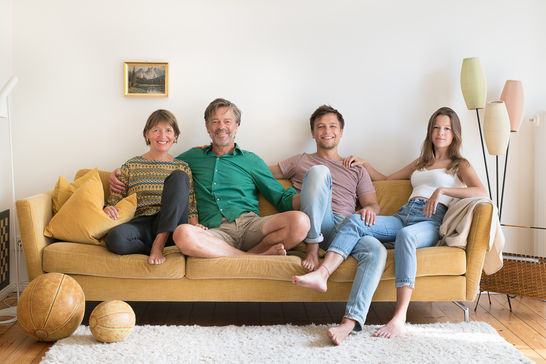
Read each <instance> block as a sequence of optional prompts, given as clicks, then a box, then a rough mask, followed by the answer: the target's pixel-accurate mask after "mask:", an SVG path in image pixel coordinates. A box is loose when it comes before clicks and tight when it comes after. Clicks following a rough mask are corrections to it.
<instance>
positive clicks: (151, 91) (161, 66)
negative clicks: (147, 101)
mask: <svg viewBox="0 0 546 364" xmlns="http://www.w3.org/2000/svg"><path fill="white" fill-rule="evenodd" d="M124 64H125V96H134V97H167V96H169V90H168V78H169V77H168V76H169V64H168V63H139V62H125V63H124Z"/></svg>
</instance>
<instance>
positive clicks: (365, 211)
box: [356, 206, 376, 226]
mask: <svg viewBox="0 0 546 364" xmlns="http://www.w3.org/2000/svg"><path fill="white" fill-rule="evenodd" d="M356 213H357V214H360V216H361V217H362V221H364V223H365V224H366V226H372V225H374V224H375V216H376V213H375V211H374V210H373V208H372V207H370V206H368V207H364V208H362V209H360V210H358V211H357V212H356Z"/></svg>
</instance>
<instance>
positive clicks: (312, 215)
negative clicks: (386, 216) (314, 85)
mask: <svg viewBox="0 0 546 364" xmlns="http://www.w3.org/2000/svg"><path fill="white" fill-rule="evenodd" d="M310 125H311V136H312V137H313V139H315V143H316V145H317V151H316V152H315V153H313V154H307V153H303V154H298V155H295V156H293V157H290V158H288V159H285V160H283V161H281V162H279V164H277V165H274V166H270V167H269V168H270V169H271V172H272V173H273V176H274V177H275V178H288V179H290V180H291V181H292V185H293V186H294V188H296V190H297V191H298V192H300V194H299V195H296V196H295V198H294V199H293V207H294V209H297V208H299V209H300V210H301V211H303V212H305V213H306V214H307V215H308V216H309V219H310V221H311V229H310V230H309V233H308V234H307V237H306V238H305V240H304V241H305V243H306V257H305V259H304V260H303V261H302V266H303V267H304V268H305V269H307V270H309V271H313V270H315V269H317V268H318V266H319V262H318V249H319V246H320V247H321V248H323V249H325V250H326V249H327V248H328V246H329V245H330V242H331V241H332V240H333V238H334V236H335V234H336V232H337V230H338V228H339V226H340V225H341V224H342V223H343V221H344V220H345V218H346V217H347V216H350V215H352V214H353V213H354V212H355V210H356V206H357V201H358V203H359V204H360V206H361V207H362V208H361V209H360V210H359V211H358V213H360V214H361V215H362V219H363V220H365V222H366V224H367V225H370V224H374V223H375V216H376V214H378V213H379V204H378V202H377V197H376V195H375V189H374V187H373V184H372V181H371V178H370V175H369V174H368V171H367V170H366V168H364V167H363V166H362V165H358V166H354V167H345V166H344V163H343V159H344V158H343V157H341V156H340V155H339V153H338V144H339V141H340V140H341V137H342V136H343V128H344V126H345V121H344V120H343V116H342V115H341V113H340V112H339V111H337V110H336V109H334V108H333V107H331V106H328V105H322V106H320V107H319V108H318V109H317V110H315V112H313V114H312V115H311V118H310ZM298 196H299V197H300V199H299V200H298V199H297V197H298Z"/></svg>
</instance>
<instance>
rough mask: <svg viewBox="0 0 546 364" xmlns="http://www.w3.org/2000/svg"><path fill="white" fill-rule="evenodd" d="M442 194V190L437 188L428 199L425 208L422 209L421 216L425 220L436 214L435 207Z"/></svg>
mask: <svg viewBox="0 0 546 364" xmlns="http://www.w3.org/2000/svg"><path fill="white" fill-rule="evenodd" d="M443 194H444V191H443V188H442V187H438V188H437V189H436V190H435V191H434V192H433V193H432V195H431V196H430V198H429V199H428V201H427V203H426V205H425V207H424V208H423V216H425V217H426V218H427V219H428V218H430V217H431V216H432V215H433V214H435V213H436V207H437V206H438V204H439V203H440V202H439V201H440V197H441V196H442V195H443Z"/></svg>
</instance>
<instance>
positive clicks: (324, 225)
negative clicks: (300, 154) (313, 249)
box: [300, 165, 345, 249]
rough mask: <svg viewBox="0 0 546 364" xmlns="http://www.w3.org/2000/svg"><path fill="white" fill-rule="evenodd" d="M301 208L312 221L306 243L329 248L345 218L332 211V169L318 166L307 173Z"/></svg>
mask: <svg viewBox="0 0 546 364" xmlns="http://www.w3.org/2000/svg"><path fill="white" fill-rule="evenodd" d="M300 197H301V208H300V210H301V211H303V212H304V213H305V214H306V215H307V216H309V220H310V221H311V228H310V229H309V232H308V233H307V237H306V238H305V240H304V241H305V242H306V243H321V244H320V247H321V248H323V249H326V248H328V245H329V244H330V242H331V241H332V239H333V238H334V236H335V234H336V232H337V229H338V228H339V226H340V225H341V224H342V223H343V221H344V220H345V216H343V215H340V214H336V213H334V212H333V211H332V177H331V175H330V169H328V167H326V166H323V165H316V166H313V167H311V168H309V170H307V173H305V177H304V178H303V183H302V186H301V196H300Z"/></svg>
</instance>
